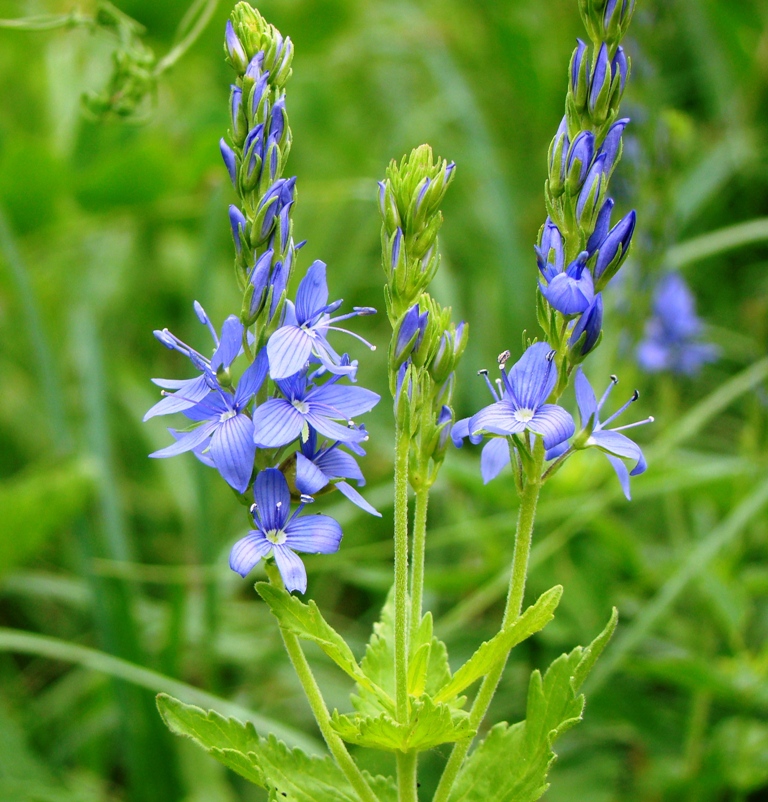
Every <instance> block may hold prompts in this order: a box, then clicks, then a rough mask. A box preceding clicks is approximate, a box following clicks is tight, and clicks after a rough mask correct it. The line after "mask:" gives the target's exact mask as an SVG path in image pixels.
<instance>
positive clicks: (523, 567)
mask: <svg viewBox="0 0 768 802" xmlns="http://www.w3.org/2000/svg"><path fill="white" fill-rule="evenodd" d="M532 462H533V464H532V465H531V468H530V470H529V471H528V475H527V477H526V482H525V487H524V488H523V493H522V496H521V498H520V510H519V512H518V516H517V530H516V532H515V551H514V554H513V556H512V571H511V574H510V577H509V590H508V592H507V603H506V606H505V608H504V618H503V620H502V624H501V628H502V630H504V629H506V628H507V627H509V626H511V625H512V624H514V622H515V621H516V620H517V619H518V618H519V616H520V612H521V610H522V607H523V596H524V595H525V583H526V579H527V577H528V559H529V557H530V553H531V539H532V536H533V524H534V521H535V519H536V506H537V504H538V501H539V494H540V493H541V484H542V479H541V470H542V467H543V465H544V443H543V441H542V440H541V438H540V437H539V438H537V439H536V444H535V446H534V449H533V461H532ZM508 657H509V652H507V654H506V655H505V656H504V659H503V660H500V661H499V662H498V663H497V664H496V666H495V667H494V668H493V669H491V671H490V672H489V673H488V674H487V675H486V677H485V679H484V680H483V682H482V685H481V686H480V690H479V691H478V692H477V696H476V697H475V701H474V702H473V703H472V709H471V710H470V711H469V721H470V725H471V726H472V728H473V729H477V727H479V726H480V724H481V723H482V721H483V718H485V714H486V713H487V712H488V707H489V706H490V704H491V700H492V699H493V696H494V694H495V693H496V688H497V687H498V684H499V680H500V679H501V675H502V673H503V672H504V668H505V667H506V665H507V658H508ZM472 741H473V739H472V738H467V739H466V740H464V741H459V742H458V743H457V744H456V745H455V746H454V747H453V751H452V752H451V756H450V757H449V758H448V762H447V763H446V765H445V770H444V771H443V776H442V777H441V778H440V783H439V784H438V786H437V790H436V791H435V796H434V797H433V802H446V801H447V799H448V796H449V795H450V793H451V789H452V788H453V784H454V783H455V782H456V778H457V777H458V774H459V770H460V769H461V766H462V764H463V762H464V758H465V757H466V756H467V752H468V751H469V747H470V746H471V745H472Z"/></svg>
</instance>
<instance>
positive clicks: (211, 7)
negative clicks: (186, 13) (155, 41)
mask: <svg viewBox="0 0 768 802" xmlns="http://www.w3.org/2000/svg"><path fill="white" fill-rule="evenodd" d="M218 4H219V0H208V2H207V3H206V5H205V7H204V8H203V10H202V11H201V12H200V16H199V17H198V18H197V22H195V24H194V25H193V26H192V28H191V29H190V30H189V32H188V33H187V35H186V36H185V37H184V38H183V39H182V40H181V41H180V42H179V43H178V44H177V45H176V46H175V47H174V48H172V49H171V50H170V51H169V52H168V53H167V54H166V55H165V56H163V58H161V59H160V61H158V62H157V65H156V66H155V69H154V70H153V71H152V74H153V75H154V76H155V78H157V77H158V76H160V75H162V74H163V73H164V72H166V71H167V70H169V69H170V68H171V67H173V65H174V64H175V63H176V62H177V61H178V60H179V59H180V58H182V56H183V55H184V54H185V53H186V52H187V50H189V48H190V47H192V45H193V44H194V43H195V42H196V41H197V40H198V39H199V38H200V34H201V33H202V32H203V31H204V30H205V29H206V27H207V26H208V23H209V22H210V21H211V18H212V17H213V14H214V12H215V11H216V7H217V6H218ZM185 21H186V20H182V23H184V22H185Z"/></svg>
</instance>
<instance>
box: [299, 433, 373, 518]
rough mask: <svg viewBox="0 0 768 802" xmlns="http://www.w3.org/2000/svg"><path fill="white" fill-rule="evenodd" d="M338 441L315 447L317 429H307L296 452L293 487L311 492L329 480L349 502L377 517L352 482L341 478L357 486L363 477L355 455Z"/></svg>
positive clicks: (363, 482) (325, 484)
mask: <svg viewBox="0 0 768 802" xmlns="http://www.w3.org/2000/svg"><path fill="white" fill-rule="evenodd" d="M361 428H362V427H361ZM340 445H341V443H340V442H339V441H338V440H337V441H336V442H335V443H332V444H331V445H327V444H323V445H322V446H320V447H319V448H318V445H317V433H316V432H315V431H314V430H313V429H310V430H309V437H308V438H307V440H306V442H304V443H302V444H301V450H300V451H298V452H297V453H296V487H297V489H298V490H299V492H300V493H305V494H307V495H310V496H311V495H314V494H315V493H319V492H320V491H321V490H322V489H323V488H324V487H327V486H328V485H329V484H330V483H332V482H333V483H335V484H334V485H333V486H334V487H335V488H336V489H337V490H338V491H340V492H341V493H342V494H343V495H345V496H346V497H347V498H348V499H349V500H350V501H351V502H352V503H353V504H356V505H357V506H358V507H360V509H361V510H365V512H369V513H370V514H371V515H376V516H378V517H379V518H381V513H380V512H378V510H376V509H375V508H374V507H372V506H371V505H370V504H369V503H368V502H367V501H366V500H365V499H364V498H363V497H362V496H361V495H360V493H358V492H357V490H355V488H354V487H352V485H350V484H349V483H348V482H345V481H343V480H344V479H354V480H355V481H356V482H357V485H358V487H362V486H363V485H364V484H365V477H364V476H363V472H362V471H361V470H360V466H359V465H358V464H357V461H356V460H355V458H354V457H353V456H352V455H351V454H347V453H346V451H342V450H341V449H340V448H339V446H340ZM360 450H361V451H362V449H360ZM364 453H365V452H363V454H364Z"/></svg>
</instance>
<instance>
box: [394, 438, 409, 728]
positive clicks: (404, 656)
mask: <svg viewBox="0 0 768 802" xmlns="http://www.w3.org/2000/svg"><path fill="white" fill-rule="evenodd" d="M395 443H396V444H395V707H396V710H397V720H398V721H399V722H401V723H405V722H407V721H408V640H409V638H408V451H409V449H410V445H411V442H410V439H409V437H408V433H407V432H403V431H402V430H401V429H399V430H398V432H397V439H396V441H395Z"/></svg>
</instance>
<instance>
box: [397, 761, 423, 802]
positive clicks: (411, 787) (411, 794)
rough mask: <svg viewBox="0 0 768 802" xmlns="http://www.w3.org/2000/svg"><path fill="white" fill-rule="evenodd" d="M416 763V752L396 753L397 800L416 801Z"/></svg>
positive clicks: (417, 795)
mask: <svg viewBox="0 0 768 802" xmlns="http://www.w3.org/2000/svg"><path fill="white" fill-rule="evenodd" d="M417 765H418V753H417V752H398V753H397V788H398V797H397V799H398V802H418V799H419V792H418V790H417V788H418V785H417V779H416V768H417Z"/></svg>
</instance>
